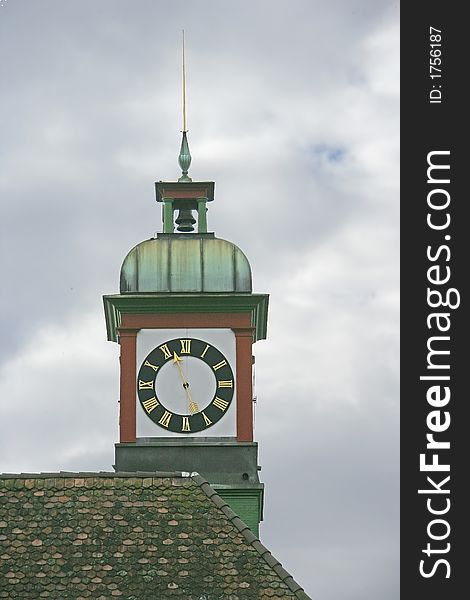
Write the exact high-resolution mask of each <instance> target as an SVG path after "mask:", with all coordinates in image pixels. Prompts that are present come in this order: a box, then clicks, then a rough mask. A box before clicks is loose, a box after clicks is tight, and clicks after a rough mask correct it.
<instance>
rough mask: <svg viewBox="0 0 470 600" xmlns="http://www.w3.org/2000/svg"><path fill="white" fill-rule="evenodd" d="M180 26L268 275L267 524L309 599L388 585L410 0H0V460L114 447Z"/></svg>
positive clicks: (375, 595)
mask: <svg viewBox="0 0 470 600" xmlns="http://www.w3.org/2000/svg"><path fill="white" fill-rule="evenodd" d="M183 27H184V28H185V30H186V42H187V73H188V91H187V101H188V128H189V142H190V148H191V153H192V156H193V163H192V166H191V169H190V174H191V175H192V177H193V179H195V180H197V179H199V180H214V181H216V195H215V202H214V203H212V204H211V205H210V210H209V213H208V224H209V230H211V231H215V232H216V235H218V236H219V237H222V238H225V239H228V240H231V241H233V242H235V243H236V244H237V245H238V246H240V247H241V248H242V249H243V251H244V252H245V253H246V255H247V256H248V258H249V259H250V262H251V265H252V269H253V276H254V291H256V292H260V293H269V294H270V313H269V324H268V339H267V340H265V341H261V342H258V343H257V344H256V345H255V354H256V378H257V383H256V391H257V395H258V407H257V412H256V439H257V440H258V442H259V444H260V464H261V465H262V467H263V468H262V471H261V476H262V480H263V481H264V483H265V484H266V496H265V520H264V522H263V523H262V526H261V539H262V541H263V543H264V544H265V545H266V546H268V548H269V549H270V550H271V551H272V553H273V554H274V555H275V556H276V557H277V558H278V559H279V560H280V561H281V562H282V563H283V565H284V567H285V568H286V569H287V570H288V571H289V572H291V573H292V574H293V576H294V577H295V578H296V579H297V580H298V582H299V583H300V584H301V585H302V586H304V587H305V590H306V591H307V592H308V593H309V594H310V595H311V596H312V597H313V598H315V600H345V599H348V600H378V599H380V600H396V598H397V597H398V308H399V306H398V244H399V233H398V92H399V89H398V85H399V81H398V41H399V30H398V4H397V3H395V2H388V1H385V0H328V1H325V0H322V1H319V0H289V1H287V0H276V1H274V0H271V1H270V2H268V1H250V2H249V1H231V2H228V1H227V0H222V1H221V0H196V1H193V2H189V1H184V0H180V2H170V1H167V2H164V1H163V0H135V1H133V2H129V1H128V0H127V1H125V0H80V1H73V0H7V1H5V0H0V51H1V60H0V85H1V94H0V150H1V160H0V194H1V204H0V206H1V224H0V227H1V240H0V244H1V246H0V250H1V272H2V280H3V283H2V292H1V301H0V302H1V303H0V309H1V310H0V318H1V320H2V323H1V332H2V333H1V339H2V342H1V345H0V472H1V471H9V472H22V471H23V472H25V471H48V470H111V468H112V467H111V465H112V463H113V459H114V443H115V442H116V441H117V439H118V423H117V416H118V405H117V398H118V395H119V390H118V346H117V344H113V343H111V342H108V341H107V340H106V331H105V324H104V315H103V309H102V299H101V297H102V295H103V294H112V293H117V292H118V291H119V269H120V266H121V263H122V260H123V258H124V256H125V255H126V253H127V252H128V250H129V249H130V248H131V247H133V246H134V245H135V244H137V243H138V242H140V241H142V240H144V239H147V238H149V237H151V236H152V235H153V234H154V233H155V232H156V231H159V230H161V224H160V209H159V206H157V205H156V203H155V199H154V185H153V183H154V181H156V180H160V179H163V180H171V179H176V178H177V177H178V175H179V170H178V165H177V155H178V151H179V144H180V135H181V134H180V130H181V113H180V111H181V103H180V77H181V74H180V44H181V29H182V28H183Z"/></svg>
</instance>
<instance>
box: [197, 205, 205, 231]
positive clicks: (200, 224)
mask: <svg viewBox="0 0 470 600" xmlns="http://www.w3.org/2000/svg"><path fill="white" fill-rule="evenodd" d="M206 203H207V198H198V199H197V232H198V233H207V208H206Z"/></svg>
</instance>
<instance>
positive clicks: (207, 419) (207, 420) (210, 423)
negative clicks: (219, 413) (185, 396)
mask: <svg viewBox="0 0 470 600" xmlns="http://www.w3.org/2000/svg"><path fill="white" fill-rule="evenodd" d="M201 415H202V416H203V417H204V421H205V423H206V425H212V421H211V420H210V419H209V417H208V416H207V415H206V413H205V412H204V411H202V413H201Z"/></svg>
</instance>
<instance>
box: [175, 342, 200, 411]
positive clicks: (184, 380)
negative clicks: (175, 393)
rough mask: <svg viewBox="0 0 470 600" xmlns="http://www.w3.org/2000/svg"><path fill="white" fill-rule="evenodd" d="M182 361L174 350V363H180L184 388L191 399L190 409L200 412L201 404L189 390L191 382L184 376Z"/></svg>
mask: <svg viewBox="0 0 470 600" xmlns="http://www.w3.org/2000/svg"><path fill="white" fill-rule="evenodd" d="M181 361H182V359H181V358H180V357H179V356H178V355H177V354H176V352H174V353H173V364H175V363H176V364H177V365H178V369H179V372H180V375H181V379H182V380H183V388H184V390H185V392H186V395H187V396H188V400H189V411H190V413H191V414H192V415H193V414H194V413H197V412H199V406H198V405H197V404H196V402H194V400H193V397H192V396H191V392H190V391H189V383H188V382H187V381H186V377H185V376H184V373H183V369H182V367H181V365H180V362H181Z"/></svg>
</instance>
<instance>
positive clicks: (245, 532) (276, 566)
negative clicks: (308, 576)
mask: <svg viewBox="0 0 470 600" xmlns="http://www.w3.org/2000/svg"><path fill="white" fill-rule="evenodd" d="M191 478H192V480H193V481H194V482H195V483H196V484H197V485H198V486H199V487H200V488H201V490H202V491H203V492H204V493H205V494H206V496H207V497H208V498H209V499H210V500H212V502H213V503H214V504H215V506H216V507H217V508H218V509H220V510H221V511H222V512H223V513H224V514H225V516H226V517H227V518H228V519H229V520H230V522H231V523H232V524H233V525H234V527H235V528H236V529H238V531H239V532H240V533H241V534H242V536H243V537H244V538H245V541H246V542H247V544H249V545H250V546H252V547H253V548H254V549H255V550H256V551H257V552H258V554H259V555H260V556H261V557H262V558H263V560H264V561H265V562H266V563H267V564H268V565H269V567H271V569H272V570H273V571H274V572H275V573H276V575H278V577H279V578H280V579H281V581H283V582H284V583H285V584H286V585H287V587H288V588H289V589H290V590H291V592H292V593H294V594H295V595H296V597H297V598H298V599H299V600H312V599H311V598H310V596H308V595H307V594H306V593H305V591H304V589H303V588H302V587H301V586H300V585H299V584H298V583H297V582H296V581H295V579H294V578H293V577H292V575H291V574H290V573H288V572H287V571H286V570H285V569H284V567H283V566H282V564H281V563H280V562H279V561H278V560H277V558H275V557H274V556H273V555H272V554H271V552H270V551H269V550H268V549H267V548H266V546H264V545H263V544H262V543H261V542H260V540H259V538H257V537H256V535H255V534H254V533H253V532H252V531H251V529H250V528H249V527H248V525H247V524H246V523H244V522H243V521H242V520H241V519H240V517H239V516H238V515H237V514H236V513H235V512H234V511H233V510H232V509H231V508H230V506H229V505H228V503H227V502H226V501H225V500H224V499H223V498H221V497H220V496H219V495H218V493H217V492H216V491H215V490H214V488H213V487H212V486H211V485H210V483H209V482H208V481H207V479H205V478H204V477H203V476H202V475H199V473H191Z"/></svg>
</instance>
